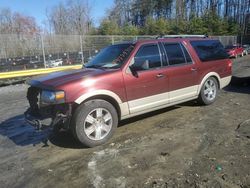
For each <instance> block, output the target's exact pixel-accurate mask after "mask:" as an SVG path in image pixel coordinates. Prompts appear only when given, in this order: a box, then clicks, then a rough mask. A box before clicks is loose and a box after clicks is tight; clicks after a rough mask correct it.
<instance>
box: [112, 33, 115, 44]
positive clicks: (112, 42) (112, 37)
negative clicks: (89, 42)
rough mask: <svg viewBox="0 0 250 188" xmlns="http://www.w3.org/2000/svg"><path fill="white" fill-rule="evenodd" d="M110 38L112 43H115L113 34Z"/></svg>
mask: <svg viewBox="0 0 250 188" xmlns="http://www.w3.org/2000/svg"><path fill="white" fill-rule="evenodd" d="M111 40H112V45H113V44H114V43H115V40H114V36H113V35H112V36H111Z"/></svg>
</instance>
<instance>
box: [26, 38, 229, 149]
mask: <svg viewBox="0 0 250 188" xmlns="http://www.w3.org/2000/svg"><path fill="white" fill-rule="evenodd" d="M231 67H232V62H231V61H230V60H229V59H228V55H227V53H226V51H225V49H224V48H223V46H222V45H221V43H220V42H219V41H218V40H214V39H211V38H206V37H193V36H192V37H185V38H183V37H177V38H175V37H174V38H161V39H155V40H142V41H136V42H126V43H121V44H115V45H111V46H108V47H106V48H104V49H103V50H101V51H100V53H99V54H98V55H96V56H95V57H94V58H93V59H92V60H91V61H90V62H89V63H88V64H86V66H85V67H84V68H83V69H81V70H73V71H72V70H71V71H64V72H56V73H52V74H49V75H48V76H44V77H38V78H34V79H33V80H31V81H29V85H31V87H30V88H29V89H28V93H27V98H28V100H29V103H30V108H29V109H28V110H27V112H26V113H25V117H26V120H27V121H28V122H29V123H30V124H32V125H35V126H37V127H39V128H41V127H42V126H45V125H49V126H60V127H62V128H64V129H69V130H71V131H72V132H73V134H74V136H75V137H76V138H77V139H78V140H79V141H80V142H81V143H83V144H84V145H86V146H89V147H93V146H96V145H99V144H103V143H104V142H106V141H107V140H108V139H109V138H110V137H111V136H112V135H113V133H114V131H115V129H116V127H117V124H118V122H119V120H122V119H126V118H130V117H132V116H136V115H139V114H143V113H146V112H150V111H153V110H157V109H160V108H165V107H168V106H171V105H175V104H178V103H183V102H185V101H189V100H193V99H198V101H200V102H201V103H202V104H206V105H208V104H211V103H213V102H214V101H215V100H216V98H217V95H218V91H219V89H221V88H223V87H225V86H227V85H228V84H229V82H230V80H231Z"/></svg>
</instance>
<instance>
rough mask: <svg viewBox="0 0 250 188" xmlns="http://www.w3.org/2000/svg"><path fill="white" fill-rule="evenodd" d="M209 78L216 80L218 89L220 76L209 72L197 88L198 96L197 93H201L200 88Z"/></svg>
mask: <svg viewBox="0 0 250 188" xmlns="http://www.w3.org/2000/svg"><path fill="white" fill-rule="evenodd" d="M211 76H213V77H216V78H217V80H218V81H219V83H218V84H219V87H220V85H221V83H220V82H221V78H220V75H219V74H218V73H216V72H209V73H208V74H206V75H205V76H204V77H203V79H202V81H201V83H200V85H199V86H198V93H197V94H198V95H199V93H200V91H201V87H202V86H203V84H204V83H205V81H206V79H208V78H209V77H211Z"/></svg>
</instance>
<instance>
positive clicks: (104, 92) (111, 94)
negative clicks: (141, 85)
mask: <svg viewBox="0 0 250 188" xmlns="http://www.w3.org/2000/svg"><path fill="white" fill-rule="evenodd" d="M97 95H106V96H109V97H111V98H113V99H114V100H115V101H116V102H117V103H118V105H119V108H120V111H121V117H123V116H125V115H128V114H129V108H128V103H127V102H122V100H121V99H120V97H119V96H118V95H117V94H115V93H114V92H112V91H109V90H103V89H101V90H96V91H91V92H88V93H85V94H83V95H81V96H80V97H78V98H77V99H76V100H75V103H77V104H81V103H82V102H83V101H85V100H87V99H88V98H90V97H94V96H97Z"/></svg>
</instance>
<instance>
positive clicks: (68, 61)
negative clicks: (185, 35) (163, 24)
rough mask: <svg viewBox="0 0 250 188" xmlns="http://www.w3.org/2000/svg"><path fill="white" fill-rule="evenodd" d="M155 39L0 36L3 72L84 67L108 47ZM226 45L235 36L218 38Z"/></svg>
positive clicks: (0, 56)
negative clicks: (69, 66)
mask: <svg viewBox="0 0 250 188" xmlns="http://www.w3.org/2000/svg"><path fill="white" fill-rule="evenodd" d="M150 38H156V36H145V35H143V36H107V35H105V36H96V35H88V36H80V35H33V36H30V35H8V34H5V35H0V72H3V71H13V70H23V69H34V68H41V67H54V66H61V65H72V64H82V63H85V62H87V61H88V60H89V59H90V58H91V57H93V56H94V55H95V54H96V53H98V52H99V50H100V49H102V48H104V47H105V46H107V45H110V44H115V43H118V42H121V41H131V40H134V41H135V40H141V39H150ZM215 38H218V39H219V40H220V41H221V42H222V43H223V45H225V46H226V45H229V44H234V43H236V42H237V37H236V36H215Z"/></svg>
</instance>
